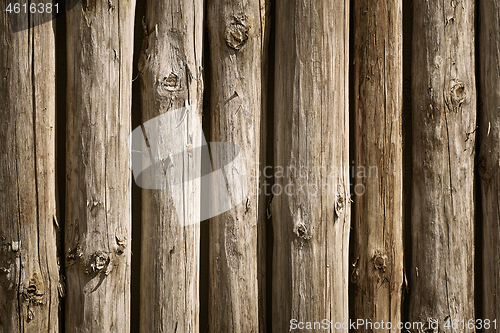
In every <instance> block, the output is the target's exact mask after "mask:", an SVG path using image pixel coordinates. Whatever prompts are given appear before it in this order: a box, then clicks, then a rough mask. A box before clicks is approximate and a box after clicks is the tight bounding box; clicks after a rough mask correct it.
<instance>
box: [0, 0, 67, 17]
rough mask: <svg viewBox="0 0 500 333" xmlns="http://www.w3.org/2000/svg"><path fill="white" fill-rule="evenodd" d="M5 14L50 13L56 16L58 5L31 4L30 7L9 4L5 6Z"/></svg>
mask: <svg viewBox="0 0 500 333" xmlns="http://www.w3.org/2000/svg"><path fill="white" fill-rule="evenodd" d="M5 11H6V12H8V13H14V14H20V13H23V14H27V13H31V14H37V13H38V14H45V13H47V14H51V13H52V12H54V13H56V14H58V13H59V4H58V3H56V4H54V5H53V4H52V3H50V2H48V3H38V4H37V3H32V4H30V5H28V4H22V5H21V4H20V3H9V4H8V5H7V8H6V9H5Z"/></svg>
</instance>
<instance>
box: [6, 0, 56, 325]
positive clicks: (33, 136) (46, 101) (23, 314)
mask: <svg viewBox="0 0 500 333" xmlns="http://www.w3.org/2000/svg"><path fill="white" fill-rule="evenodd" d="M16 19H17V20H26V21H28V15H26V14H17V18H16ZM29 19H30V27H29V29H27V30H21V31H19V32H14V31H13V24H20V25H24V24H25V25H26V26H27V24H26V22H24V23H22V22H20V21H18V22H17V23H16V22H15V20H13V21H11V20H10V19H9V17H8V16H7V13H6V11H5V2H3V1H2V2H1V3H0V73H1V78H2V79H1V80H0V116H1V118H2V122H1V125H0V184H1V186H0V203H1V204H0V245H1V247H0V331H1V332H58V330H59V319H58V316H59V310H58V308H59V294H58V288H59V267H58V259H57V249H56V234H57V232H58V230H59V228H58V225H57V223H58V222H57V215H56V194H55V188H56V180H55V111H56V110H55V109H56V107H55V106H56V97H55V87H56V84H55V22H54V21H49V22H47V23H45V24H42V25H37V24H39V23H41V22H40V19H41V16H38V15H32V16H31V17H30V18H29ZM45 21H47V20H45Z"/></svg>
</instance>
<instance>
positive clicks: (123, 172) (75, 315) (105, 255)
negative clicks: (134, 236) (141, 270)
mask: <svg viewBox="0 0 500 333" xmlns="http://www.w3.org/2000/svg"><path fill="white" fill-rule="evenodd" d="M134 10H135V1H133V0H127V1H120V2H115V1H107V0H95V1H82V2H79V3H77V4H76V6H75V7H74V8H73V9H72V10H70V11H69V12H68V13H67V14H66V15H67V17H66V19H67V50H68V53H67V59H68V80H67V84H68V86H67V119H68V121H67V149H66V151H67V167H66V171H67V175H66V177H67V179H66V221H65V226H66V230H65V247H64V249H65V256H66V257H65V258H66V262H65V264H66V282H67V288H68V292H67V299H66V308H65V311H66V317H65V318H66V323H65V324H66V326H65V329H66V332H128V331H129V329H130V255H131V253H130V242H131V222H132V221H131V171H130V138H129V137H130V131H131V116H130V112H131V97H132V91H131V88H132V53H133V27H134Z"/></svg>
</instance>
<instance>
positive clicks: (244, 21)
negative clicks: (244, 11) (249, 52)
mask: <svg viewBox="0 0 500 333" xmlns="http://www.w3.org/2000/svg"><path fill="white" fill-rule="evenodd" d="M249 30H250V23H249V21H248V18H247V17H246V16H244V15H240V16H233V17H232V18H231V19H230V21H229V22H228V24H227V25H226V36H225V39H226V44H227V46H229V47H230V48H232V49H235V50H240V49H241V48H242V47H243V46H244V45H245V44H246V42H247V40H248V31H249Z"/></svg>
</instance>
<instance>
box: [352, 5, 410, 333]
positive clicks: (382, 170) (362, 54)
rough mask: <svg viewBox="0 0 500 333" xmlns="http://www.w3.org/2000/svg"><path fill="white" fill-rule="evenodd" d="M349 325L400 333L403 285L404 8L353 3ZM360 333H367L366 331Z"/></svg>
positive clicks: (400, 6) (362, 330)
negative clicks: (363, 322)
mask: <svg viewBox="0 0 500 333" xmlns="http://www.w3.org/2000/svg"><path fill="white" fill-rule="evenodd" d="M354 5H355V6H354V9H353V10H354V25H353V27H354V44H355V45H354V73H353V75H354V94H355V95H354V110H355V111H354V112H355V129H354V131H355V135H354V137H355V156H354V161H355V163H354V166H355V168H354V175H353V176H354V179H355V181H354V184H355V187H354V193H353V198H354V199H353V200H354V206H355V211H356V214H355V223H354V234H355V237H354V258H353V260H354V262H353V266H354V270H353V272H352V275H351V280H352V282H353V286H354V293H355V298H354V318H356V319H367V318H369V319H370V320H371V321H372V322H379V323H381V322H382V321H384V322H391V323H394V327H393V329H392V330H390V331H391V332H399V331H400V330H398V329H397V328H396V323H398V322H400V321H401V291H402V290H401V288H402V283H403V242H402V241H403V235H402V227H403V226H402V221H403V200H402V197H403V165H402V155H403V151H402V132H401V130H402V127H401V126H402V124H401V121H402V118H401V116H402V88H403V87H402V85H403V77H402V71H403V57H402V52H403V49H402V47H403V40H402V37H403V36H402V28H403V24H402V0H399V1H386V0H383V1H377V2H374V1H370V0H358V1H354ZM360 331H361V332H371V331H372V330H369V329H366V328H365V327H364V328H362V329H360Z"/></svg>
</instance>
